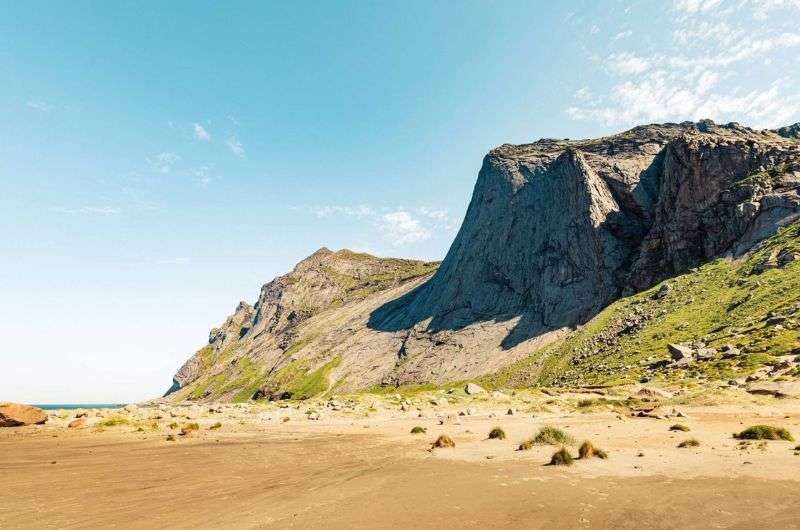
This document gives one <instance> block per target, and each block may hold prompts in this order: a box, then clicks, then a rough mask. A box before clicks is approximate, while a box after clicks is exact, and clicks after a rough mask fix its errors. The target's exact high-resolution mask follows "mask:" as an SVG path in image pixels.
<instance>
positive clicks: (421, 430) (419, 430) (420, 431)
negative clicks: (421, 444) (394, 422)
mask: <svg viewBox="0 0 800 530" xmlns="http://www.w3.org/2000/svg"><path fill="white" fill-rule="evenodd" d="M426 432H428V429H426V428H425V427H420V426H419V425H417V426H416V427H414V428H412V429H411V434H425V433H426Z"/></svg>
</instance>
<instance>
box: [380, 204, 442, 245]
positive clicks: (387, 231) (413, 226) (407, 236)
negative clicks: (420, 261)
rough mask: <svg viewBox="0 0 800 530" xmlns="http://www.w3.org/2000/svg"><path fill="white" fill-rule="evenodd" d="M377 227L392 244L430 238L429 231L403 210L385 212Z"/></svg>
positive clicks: (405, 243)
mask: <svg viewBox="0 0 800 530" xmlns="http://www.w3.org/2000/svg"><path fill="white" fill-rule="evenodd" d="M378 228H379V230H380V231H381V232H383V234H384V235H385V236H386V238H387V239H388V240H389V241H390V242H391V244H392V245H394V246H403V245H407V244H409V243H417V242H419V241H425V240H427V239H430V238H431V231H430V229H428V228H427V227H425V226H423V224H422V223H421V222H420V220H419V219H416V218H415V217H413V216H412V215H411V214H410V213H408V212H407V211H405V210H397V211H394V212H389V213H385V214H383V215H382V216H381V219H380V224H379V225H378Z"/></svg>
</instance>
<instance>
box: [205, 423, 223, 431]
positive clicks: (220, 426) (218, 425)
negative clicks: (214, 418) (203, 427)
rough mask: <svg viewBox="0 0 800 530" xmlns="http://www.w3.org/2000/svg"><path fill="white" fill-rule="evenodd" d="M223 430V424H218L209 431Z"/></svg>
mask: <svg viewBox="0 0 800 530" xmlns="http://www.w3.org/2000/svg"><path fill="white" fill-rule="evenodd" d="M221 428H222V423H220V422H217V423H215V424H214V425H212V426H211V427H209V428H208V429H209V430H210V431H216V430H217V429H221Z"/></svg>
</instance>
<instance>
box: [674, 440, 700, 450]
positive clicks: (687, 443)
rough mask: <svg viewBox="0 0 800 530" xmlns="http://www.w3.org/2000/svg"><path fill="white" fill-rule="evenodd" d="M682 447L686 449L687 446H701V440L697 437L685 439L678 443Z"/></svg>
mask: <svg viewBox="0 0 800 530" xmlns="http://www.w3.org/2000/svg"><path fill="white" fill-rule="evenodd" d="M678 447H679V448H680V449H686V448H687V447H700V442H699V441H698V440H697V439H696V438H689V439H688V440H684V441H682V442H681V443H679V444H678Z"/></svg>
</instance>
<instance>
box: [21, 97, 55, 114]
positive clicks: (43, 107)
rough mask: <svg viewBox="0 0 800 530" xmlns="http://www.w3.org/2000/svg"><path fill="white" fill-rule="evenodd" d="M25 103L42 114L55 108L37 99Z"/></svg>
mask: <svg viewBox="0 0 800 530" xmlns="http://www.w3.org/2000/svg"><path fill="white" fill-rule="evenodd" d="M26 105H27V106H28V108H31V109H33V110H35V111H37V112H41V113H42V114H46V113H48V112H50V111H52V110H53V109H54V108H55V107H54V106H53V105H51V104H49V103H46V102H44V101H39V100H30V101H28V102H27V103H26Z"/></svg>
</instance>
